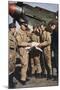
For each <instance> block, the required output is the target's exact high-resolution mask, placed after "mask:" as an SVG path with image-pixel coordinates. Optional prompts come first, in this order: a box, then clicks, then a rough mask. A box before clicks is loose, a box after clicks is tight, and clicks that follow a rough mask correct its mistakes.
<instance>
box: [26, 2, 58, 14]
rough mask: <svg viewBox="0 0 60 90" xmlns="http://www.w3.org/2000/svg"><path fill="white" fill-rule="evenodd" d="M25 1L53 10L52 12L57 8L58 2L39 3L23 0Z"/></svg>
mask: <svg viewBox="0 0 60 90" xmlns="http://www.w3.org/2000/svg"><path fill="white" fill-rule="evenodd" d="M25 3H26V4H29V5H31V6H33V7H36V6H38V7H41V8H44V9H47V10H50V11H53V12H56V11H57V10H58V4H49V3H40V2H39V3H34V2H25Z"/></svg>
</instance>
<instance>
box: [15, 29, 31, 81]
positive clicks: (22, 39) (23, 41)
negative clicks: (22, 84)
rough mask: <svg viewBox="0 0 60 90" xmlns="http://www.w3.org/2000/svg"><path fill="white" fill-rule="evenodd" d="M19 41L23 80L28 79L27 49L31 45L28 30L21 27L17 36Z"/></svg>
mask: <svg viewBox="0 0 60 90" xmlns="http://www.w3.org/2000/svg"><path fill="white" fill-rule="evenodd" d="M16 39H17V42H18V50H19V55H20V60H21V81H26V78H27V69H28V59H29V55H28V51H27V50H26V49H25V48H26V47H27V46H29V43H28V42H29V41H30V39H29V37H28V36H27V32H26V31H23V30H22V29H19V30H18V32H17V36H16Z"/></svg>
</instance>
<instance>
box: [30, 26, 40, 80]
mask: <svg viewBox="0 0 60 90" xmlns="http://www.w3.org/2000/svg"><path fill="white" fill-rule="evenodd" d="M31 42H37V43H40V37H39V32H38V29H37V26H33V32H32V34H31ZM30 57H31V73H32V76H35V77H36V78H41V65H40V51H39V50H37V49H36V48H35V47H34V48H33V49H32V50H31V52H30Z"/></svg>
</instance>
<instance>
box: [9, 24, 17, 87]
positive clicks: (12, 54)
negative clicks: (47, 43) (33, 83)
mask: <svg viewBox="0 0 60 90" xmlns="http://www.w3.org/2000/svg"><path fill="white" fill-rule="evenodd" d="M15 32H16V26H15V24H14V23H11V24H9V34H8V42H9V87H10V88H13V87H14V84H13V76H14V71H15V63H16V39H15V36H14V34H15Z"/></svg>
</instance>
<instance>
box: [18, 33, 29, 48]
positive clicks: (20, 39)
mask: <svg viewBox="0 0 60 90" xmlns="http://www.w3.org/2000/svg"><path fill="white" fill-rule="evenodd" d="M16 40H17V43H18V46H24V47H25V46H29V45H30V43H27V42H24V41H23V39H22V34H20V33H17V36H16Z"/></svg>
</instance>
